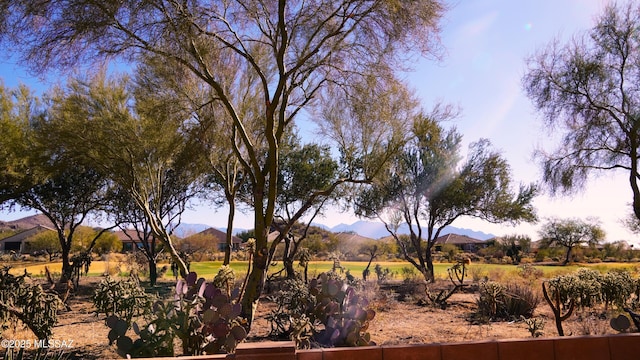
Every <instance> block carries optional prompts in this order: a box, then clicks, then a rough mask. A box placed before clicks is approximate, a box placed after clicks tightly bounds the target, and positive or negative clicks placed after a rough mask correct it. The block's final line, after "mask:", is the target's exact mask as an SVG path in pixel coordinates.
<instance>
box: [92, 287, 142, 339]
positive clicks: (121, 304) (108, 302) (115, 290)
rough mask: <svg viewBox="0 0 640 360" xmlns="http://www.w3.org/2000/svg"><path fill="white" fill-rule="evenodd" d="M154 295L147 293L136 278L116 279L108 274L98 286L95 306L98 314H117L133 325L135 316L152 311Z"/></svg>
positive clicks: (128, 324)
mask: <svg viewBox="0 0 640 360" xmlns="http://www.w3.org/2000/svg"><path fill="white" fill-rule="evenodd" d="M153 300H154V297H153V296H151V295H149V294H147V293H146V292H145V291H144V289H143V288H142V287H141V286H140V284H139V283H138V282H137V281H136V280H135V279H134V278H128V279H125V280H119V281H116V280H114V279H112V278H111V277H109V276H107V277H106V278H105V279H103V280H102V281H101V282H100V284H98V286H97V287H96V290H95V292H94V294H93V306H94V307H95V308H96V314H105V315H106V316H107V317H110V316H114V315H115V316H117V317H118V318H119V319H122V320H124V321H125V322H126V323H127V328H129V327H130V326H131V319H133V317H134V316H141V315H147V314H149V313H150V312H151V305H152V304H153Z"/></svg>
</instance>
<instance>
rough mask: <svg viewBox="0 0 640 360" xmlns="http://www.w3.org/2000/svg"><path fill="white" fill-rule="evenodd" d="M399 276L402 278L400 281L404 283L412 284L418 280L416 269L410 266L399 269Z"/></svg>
mask: <svg viewBox="0 0 640 360" xmlns="http://www.w3.org/2000/svg"><path fill="white" fill-rule="evenodd" d="M400 275H401V276H402V281H404V282H405V283H413V282H416V281H418V280H419V278H420V277H419V275H418V273H417V272H416V269H415V268H414V267H412V266H404V267H402V269H400Z"/></svg>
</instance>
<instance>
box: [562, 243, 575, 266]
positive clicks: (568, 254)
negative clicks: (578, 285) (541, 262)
mask: <svg viewBox="0 0 640 360" xmlns="http://www.w3.org/2000/svg"><path fill="white" fill-rule="evenodd" d="M571 250H573V248H572V247H571V246H567V256H566V257H565V259H564V262H563V263H562V265H567V264H568V263H569V259H570V258H571Z"/></svg>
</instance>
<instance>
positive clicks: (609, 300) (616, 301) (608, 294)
mask: <svg viewBox="0 0 640 360" xmlns="http://www.w3.org/2000/svg"><path fill="white" fill-rule="evenodd" d="M635 290H636V281H635V280H634V279H633V278H632V277H631V274H630V273H629V272H628V271H625V270H618V271H616V270H611V271H609V272H607V273H606V274H603V275H602V276H601V277H600V292H601V296H602V301H603V302H604V303H605V306H606V307H608V306H609V305H610V304H612V305H615V306H617V307H618V308H620V309H622V308H623V307H624V306H626V304H627V302H628V301H629V300H630V299H631V295H632V294H633V292H634V291H635Z"/></svg>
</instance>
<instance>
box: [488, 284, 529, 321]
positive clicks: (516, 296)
mask: <svg viewBox="0 0 640 360" xmlns="http://www.w3.org/2000/svg"><path fill="white" fill-rule="evenodd" d="M479 291H480V293H479V297H478V300H477V301H476V304H477V310H476V312H477V313H476V318H477V319H484V320H486V321H492V320H493V321H496V320H514V319H519V318H521V317H524V318H530V317H532V316H533V312H534V311H535V309H536V307H537V306H538V304H539V303H540V298H539V296H538V295H537V294H536V293H534V292H533V291H532V290H531V288H530V287H528V286H521V285H506V286H505V285H503V284H500V283H497V282H494V281H487V282H482V283H480V286H479Z"/></svg>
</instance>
